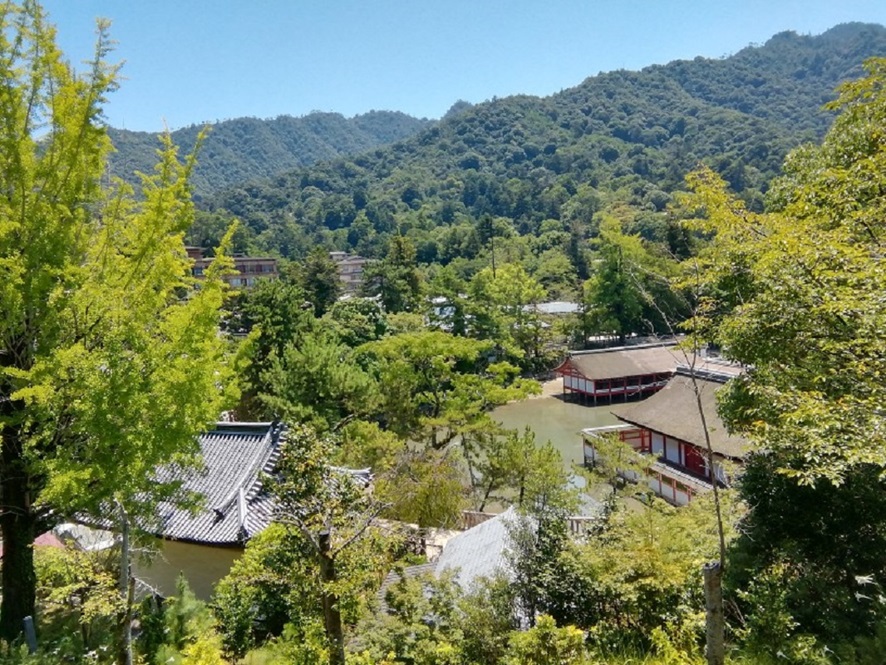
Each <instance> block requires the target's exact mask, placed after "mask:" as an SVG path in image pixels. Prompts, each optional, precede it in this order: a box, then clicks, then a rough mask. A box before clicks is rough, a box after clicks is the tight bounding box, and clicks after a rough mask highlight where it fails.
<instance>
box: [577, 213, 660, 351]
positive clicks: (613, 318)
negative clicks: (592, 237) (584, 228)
mask: <svg viewBox="0 0 886 665" xmlns="http://www.w3.org/2000/svg"><path fill="white" fill-rule="evenodd" d="M596 254H597V261H596V262H595V263H594V264H593V266H592V276H591V278H590V279H589V280H588V281H587V282H586V283H585V294H584V305H585V309H584V319H585V329H586V333H588V334H591V335H601V334H602V335H615V336H616V337H618V341H619V343H620V344H624V342H625V339H626V337H627V336H628V335H629V334H632V333H638V332H644V331H646V330H647V327H646V325H645V322H644V320H643V313H644V310H645V307H644V301H645V294H644V293H643V290H642V287H641V280H642V276H641V274H640V270H641V266H640V264H641V262H642V258H641V257H642V256H643V255H644V254H645V251H644V250H643V247H642V244H641V242H640V239H639V238H637V237H635V236H626V235H624V233H623V232H622V230H621V223H620V222H619V221H618V220H617V219H616V218H614V217H605V218H604V219H603V222H602V223H601V224H600V236H599V239H598V241H597V252H596Z"/></svg>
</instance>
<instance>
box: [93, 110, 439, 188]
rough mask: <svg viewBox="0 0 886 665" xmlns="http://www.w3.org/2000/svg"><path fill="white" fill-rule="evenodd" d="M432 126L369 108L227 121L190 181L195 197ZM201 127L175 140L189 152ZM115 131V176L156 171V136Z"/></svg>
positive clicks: (210, 139) (216, 129)
mask: <svg viewBox="0 0 886 665" xmlns="http://www.w3.org/2000/svg"><path fill="white" fill-rule="evenodd" d="M431 124H432V122H431V121H429V120H426V119H419V118H413V117H412V116H409V115H406V114H405V113H400V112H395V111H370V112H368V113H364V114H362V115H357V116H354V117H353V118H345V117H344V116H342V115H341V114H339V113H321V112H314V113H311V114H309V115H306V116H302V117H300V118H294V117H292V116H280V117H278V118H274V119H272V120H260V119H258V118H236V119H234V120H225V121H222V122H218V123H216V124H214V125H212V126H211V131H210V132H209V134H208V136H207V138H206V142H205V144H204V146H203V149H202V150H201V151H200V159H199V163H198V165H197V169H196V171H195V173H194V176H193V178H192V179H191V183H192V185H193V188H194V193H195V195H196V196H197V197H203V196H206V195H207V194H210V193H212V192H215V191H217V190H219V189H221V188H223V187H227V186H231V185H234V184H238V183H242V182H245V181H247V180H254V179H258V178H267V177H270V176H273V175H276V174H278V173H281V172H284V171H288V170H290V169H293V168H296V167H299V166H307V165H310V164H314V163H315V162H318V161H320V160H328V159H333V158H335V157H340V156H342V155H350V154H355V153H359V152H364V151H366V150H370V149H372V148H375V147H378V146H380V145H386V144H388V143H393V142H394V141H399V140H401V139H404V138H406V137H409V136H412V135H413V134H415V133H417V132H419V131H420V130H422V129H425V128H427V127H429V126H430V125H431ZM202 127H203V126H202V125H191V126H190V127H185V128H182V129H178V130H176V131H174V132H172V139H173V141H174V142H175V143H176V144H177V145H179V146H181V147H182V149H183V150H188V149H190V148H192V147H193V146H194V143H195V141H196V140H197V135H198V133H199V132H200V130H201V129H202ZM110 135H111V140H112V141H113V143H114V147H115V148H116V149H117V152H116V153H115V154H114V155H112V157H111V169H112V172H113V173H114V174H115V175H120V176H123V177H126V178H134V172H135V171H141V172H142V173H150V172H151V169H153V166H154V163H155V162H156V151H157V148H158V147H159V141H158V140H157V135H156V134H153V133H151V132H131V131H128V130H125V129H111V130H110Z"/></svg>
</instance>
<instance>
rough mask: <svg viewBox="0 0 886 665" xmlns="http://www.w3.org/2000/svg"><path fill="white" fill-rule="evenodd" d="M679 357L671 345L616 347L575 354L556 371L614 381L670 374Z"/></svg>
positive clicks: (680, 357) (596, 379)
mask: <svg viewBox="0 0 886 665" xmlns="http://www.w3.org/2000/svg"><path fill="white" fill-rule="evenodd" d="M681 359H682V354H681V353H680V352H679V351H678V350H677V349H676V347H675V345H674V344H673V343H671V344H643V345H638V346H619V347H615V348H611V349H599V350H594V351H574V352H572V354H570V356H569V357H568V358H567V359H566V360H565V361H564V362H563V364H562V365H560V367H558V368H557V369H558V371H561V372H562V371H563V369H565V368H566V367H567V366H568V367H571V368H572V369H574V370H575V371H577V372H578V373H579V374H581V375H582V376H584V377H585V378H587V379H591V380H594V381H600V380H602V379H617V378H621V377H625V376H644V375H648V374H664V373H668V372H673V371H674V368H675V367H676V366H677V364H678V363H679V362H680V360H681Z"/></svg>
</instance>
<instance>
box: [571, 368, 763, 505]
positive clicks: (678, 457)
mask: <svg viewBox="0 0 886 665" xmlns="http://www.w3.org/2000/svg"><path fill="white" fill-rule="evenodd" d="M741 371H742V370H741V367H739V366H737V365H731V364H728V363H713V362H710V361H707V362H705V363H703V364H702V366H701V367H696V368H695V369H692V370H690V369H689V368H688V367H685V366H679V367H677V368H675V373H674V376H673V378H672V379H671V380H670V381H668V382H667V385H665V386H664V387H663V388H661V389H660V390H658V392H656V393H655V394H654V395H652V396H651V397H649V398H648V399H646V400H643V401H641V402H637V403H635V404H631V405H629V406H622V407H619V408H618V409H616V410H614V411H613V415H615V416H616V417H617V418H618V419H619V420H621V421H622V423H621V424H619V425H614V426H609V427H593V428H589V429H585V430H582V439H583V445H584V459H585V464H586V465H588V466H593V465H594V464H595V463H597V461H598V456H597V451H596V449H595V447H594V442H595V441H597V440H599V437H601V436H606V435H611V434H616V435H617V436H618V437H619V438H620V439H621V440H622V441H624V442H625V443H627V444H629V445H630V446H631V447H632V448H633V449H634V450H636V451H637V452H639V453H642V454H644V455H649V456H650V457H651V458H652V462H651V464H650V465H649V467H648V468H647V470H646V476H647V478H646V481H647V482H648V484H649V486H650V487H651V488H652V491H653V493H655V494H656V495H658V496H660V497H661V498H663V499H664V500H665V501H668V502H669V503H671V504H673V505H675V506H684V505H686V504H687V503H689V502H690V501H691V500H692V498H693V497H694V496H696V495H698V494H701V493H704V492H708V491H710V490H711V489H712V488H713V483H715V482H716V483H718V484H719V485H720V486H722V487H725V486H728V484H729V481H730V470H731V469H733V468H734V467H735V466H736V465H740V464H741V461H742V459H743V457H744V455H745V453H746V450H747V441H746V440H745V439H743V438H742V437H739V436H735V435H732V434H730V433H729V432H727V431H726V427H725V426H724V425H723V422H722V420H720V417H719V416H718V415H717V402H716V392H717V390H718V389H720V388H721V387H722V386H723V384H724V383H725V382H726V381H728V380H729V379H731V378H733V377H735V376H738V375H739V374H740V373H741ZM696 388H697V390H698V398H700V400H699V399H698V398H697V396H696ZM699 401H700V403H701V411H702V413H703V414H704V420H702V415H701V413H699ZM705 430H707V436H705ZM708 441H710V448H711V450H712V451H713V459H712V460H710V459H709V455H708ZM620 475H622V476H623V477H624V478H626V479H628V480H639V478H638V477H637V475H636V473H633V472H630V471H625V472H620Z"/></svg>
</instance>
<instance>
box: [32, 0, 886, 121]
mask: <svg viewBox="0 0 886 665" xmlns="http://www.w3.org/2000/svg"><path fill="white" fill-rule="evenodd" d="M44 6H45V8H46V9H47V11H48V12H49V15H50V20H51V21H52V22H53V23H55V25H56V26H57V27H58V34H59V42H60V45H61V47H62V49H63V50H64V51H65V53H66V54H67V56H68V57H69V58H70V59H71V60H72V61H73V62H74V63H79V62H80V61H82V60H84V59H86V58H88V57H89V55H90V53H91V47H92V44H93V41H94V28H95V18H96V17H98V16H103V17H106V18H109V19H111V21H112V27H111V33H112V36H113V37H114V39H115V40H117V42H119V43H118V46H117V49H116V51H115V55H114V57H115V58H116V59H117V60H124V61H125V65H124V68H123V75H124V77H125V80H124V81H123V84H122V87H121V89H120V90H119V91H118V92H116V93H114V95H113V97H112V98H111V100H110V103H109V105H108V107H107V117H108V120H109V122H110V124H111V125H113V126H115V127H126V128H127V129H138V130H150V131H157V130H160V129H162V128H163V125H164V122H165V123H166V124H167V125H168V126H169V128H170V129H176V128H178V127H182V126H184V125H189V124H192V123H200V122H204V121H210V122H211V121H215V120H223V119H227V118H236V117H240V116H256V117H260V118H268V117H274V116H277V115H283V114H289V115H296V116H297V115H304V114H306V113H309V112H310V111H312V110H321V111H337V112H339V113H343V114H344V115H346V116H351V115H354V114H357V113H363V112H365V111H369V110H371V109H390V110H396V111H403V112H405V113H409V114H411V115H415V116H424V117H428V118H437V117H440V116H441V115H442V114H443V113H445V112H446V110H447V109H448V108H449V107H450V106H451V105H452V104H453V103H454V102H455V101H456V100H458V99H465V100H467V101H470V102H474V103H477V102H482V101H484V100H486V99H490V98H491V97H493V96H498V97H504V96H507V95H511V94H517V93H528V94H535V95H548V94H551V93H553V92H557V91H558V90H561V89H563V88H568V87H571V86H574V85H577V84H578V83H580V82H581V81H582V80H584V79H585V78H586V77H588V76H592V75H594V74H597V73H598V72H601V71H610V70H613V69H621V68H624V69H639V68H642V67H645V66H647V65H651V64H660V63H665V62H669V61H671V60H675V59H678V58H693V57H695V56H697V55H702V56H706V57H721V56H724V55H729V54H731V53H735V52H736V51H738V50H740V49H741V48H743V47H745V46H747V45H748V44H750V43H763V42H765V41H766V40H767V39H768V38H769V37H771V36H772V35H773V34H775V33H777V32H781V31H783V30H794V31H796V32H799V33H801V34H819V33H821V32H823V31H825V30H827V29H828V28H830V27H833V26H834V25H836V24H838V23H844V22H847V21H864V22H869V23H881V24H886V1H884V0H536V1H532V2H530V1H528V0H508V1H505V0H433V1H432V0H44Z"/></svg>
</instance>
